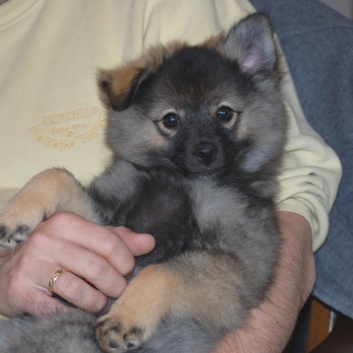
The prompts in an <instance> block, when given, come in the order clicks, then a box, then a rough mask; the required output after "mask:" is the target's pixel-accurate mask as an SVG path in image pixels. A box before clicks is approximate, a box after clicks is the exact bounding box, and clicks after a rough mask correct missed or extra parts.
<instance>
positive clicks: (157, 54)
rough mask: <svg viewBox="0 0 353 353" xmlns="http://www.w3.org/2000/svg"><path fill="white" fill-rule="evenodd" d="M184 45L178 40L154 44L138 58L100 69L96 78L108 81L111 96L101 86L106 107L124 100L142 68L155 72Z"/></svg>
mask: <svg viewBox="0 0 353 353" xmlns="http://www.w3.org/2000/svg"><path fill="white" fill-rule="evenodd" d="M186 46H187V44H186V43H183V42H179V41H175V42H171V43H169V44H168V45H166V46H163V45H160V46H156V47H153V48H150V49H149V50H147V51H146V52H145V53H144V54H143V55H142V56H140V57H139V58H138V59H136V60H133V61H131V62H129V63H127V64H125V65H123V66H119V67H117V68H114V69H111V70H100V71H99V77H98V79H99V81H105V82H107V83H109V84H110V92H111V96H110V97H107V93H106V92H105V91H104V90H103V89H102V88H101V89H100V97H101V100H102V101H103V102H104V103H105V104H106V106H107V107H108V108H110V107H111V105H115V104H117V103H119V102H120V101H122V100H124V99H125V98H126V96H127V95H128V94H129V92H130V90H131V87H132V86H133V84H134V81H135V80H137V78H138V75H139V74H140V73H141V71H142V70H146V72H147V73H153V72H156V71H157V70H158V69H159V68H160V67H161V65H162V64H163V62H164V60H166V59H168V58H170V57H171V56H172V55H173V54H174V53H175V52H176V51H178V50H180V49H182V48H184V47H186Z"/></svg>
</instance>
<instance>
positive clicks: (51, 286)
mask: <svg viewBox="0 0 353 353" xmlns="http://www.w3.org/2000/svg"><path fill="white" fill-rule="evenodd" d="M64 272H66V270H65V269H64V268H60V269H59V270H57V271H56V272H55V273H54V274H53V275H52V277H51V278H50V281H49V284H48V289H49V292H50V293H51V294H54V289H53V286H54V283H55V281H56V280H57V279H58V278H59V276H60V275H61V274H62V273H64Z"/></svg>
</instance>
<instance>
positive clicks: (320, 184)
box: [276, 59, 342, 251]
mask: <svg viewBox="0 0 353 353" xmlns="http://www.w3.org/2000/svg"><path fill="white" fill-rule="evenodd" d="M283 61H284V63H283V68H284V70H285V76H284V78H283V86H282V91H283V92H282V93H283V97H284V100H285V104H286V107H287V111H288V115H289V129H288V138H287V143H286V146H285V153H284V156H283V163H282V167H281V173H280V175H279V183H280V190H279V194H278V197H277V200H276V201H277V207H278V210H282V211H290V212H294V213H298V214H300V215H302V216H303V217H305V218H306V219H307V221H308V222H309V224H310V226H311V229H312V236H313V250H314V251H316V250H318V248H319V247H320V246H321V245H322V244H323V243H324V241H325V239H326V237H327V234H328V227H329V217H328V215H329V212H330V210H331V208H332V206H333V203H334V201H335V198H336V195H337V191H338V187H339V184H340V181H341V177H342V167H341V163H340V160H339V158H338V157H337V155H336V153H335V152H334V151H333V150H332V149H331V148H330V147H329V146H328V145H327V144H326V143H325V142H324V140H323V139H322V138H321V137H320V136H319V135H318V134H317V133H316V132H315V131H314V130H313V129H312V128H311V126H310V125H309V123H308V122H307V120H306V118H305V116H304V113H303V110H302V108H301V105H300V103H299V99H298V97H297V93H296V90H295V87H294V84H293V80H292V78H291V76H290V73H289V70H288V67H287V64H286V62H285V59H283Z"/></svg>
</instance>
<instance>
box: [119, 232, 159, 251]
mask: <svg viewBox="0 0 353 353" xmlns="http://www.w3.org/2000/svg"><path fill="white" fill-rule="evenodd" d="M112 231H113V232H116V233H117V234H118V235H119V236H120V237H121V239H122V240H123V241H124V243H125V244H126V245H127V247H128V248H129V249H130V251H131V252H132V254H133V255H134V256H141V255H145V254H148V253H149V252H151V251H152V250H153V249H154V247H155V245H156V240H155V238H154V237H153V236H152V235H150V234H145V233H135V232H133V231H132V230H130V229H128V228H125V227H114V228H113V227H112Z"/></svg>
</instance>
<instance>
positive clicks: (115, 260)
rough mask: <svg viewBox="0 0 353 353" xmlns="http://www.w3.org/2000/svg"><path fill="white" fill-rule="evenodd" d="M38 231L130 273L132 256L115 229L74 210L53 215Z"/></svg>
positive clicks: (132, 267) (132, 261)
mask: <svg viewBox="0 0 353 353" xmlns="http://www.w3.org/2000/svg"><path fill="white" fill-rule="evenodd" d="M38 232H42V233H46V234H49V235H50V234H52V235H55V236H56V237H60V238H65V239H68V240H70V241H71V242H73V243H75V244H76V245H77V246H79V247H83V248H85V249H87V250H90V251H91V252H93V253H95V254H97V255H99V256H102V257H104V258H105V259H106V260H107V261H108V262H109V263H110V264H111V265H112V266H113V268H115V270H116V271H118V272H119V273H120V274H122V275H123V276H127V275H129V274H130V273H131V272H132V271H133V269H134V268H135V258H134V255H133V254H132V252H131V250H130V249H129V248H128V247H127V245H126V244H125V243H124V241H123V240H122V239H121V238H120V237H119V236H117V234H116V232H113V231H112V229H111V228H110V227H103V226H100V225H98V224H95V223H92V222H89V221H87V220H85V219H83V218H81V217H79V216H77V215H75V214H73V213H70V212H59V213H57V214H55V215H54V216H53V217H51V218H50V219H49V220H47V221H46V222H43V223H41V224H40V225H39V227H38V228H37V230H36V233H38ZM31 237H33V234H32V236H31Z"/></svg>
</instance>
